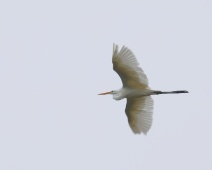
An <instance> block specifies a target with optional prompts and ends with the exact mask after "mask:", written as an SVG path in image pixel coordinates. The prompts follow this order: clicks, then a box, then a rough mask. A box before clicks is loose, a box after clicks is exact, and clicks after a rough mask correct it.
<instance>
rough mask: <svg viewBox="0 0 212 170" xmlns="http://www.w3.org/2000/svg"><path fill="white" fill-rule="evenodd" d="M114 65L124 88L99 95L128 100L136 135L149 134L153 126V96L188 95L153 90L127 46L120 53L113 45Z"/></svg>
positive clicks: (127, 106) (129, 112)
mask: <svg viewBox="0 0 212 170" xmlns="http://www.w3.org/2000/svg"><path fill="white" fill-rule="evenodd" d="M112 63H113V70H114V71H115V72H116V73H117V74H118V75H119V76H120V78H121V81H122V83H123V87H122V88H121V89H119V90H112V91H110V92H105V93H100V94H99V95H106V94H112V95H113V99H115V100H121V99H124V98H126V99H127V104H126V109H125V112H126V115H127V118H128V123H129V125H130V127H131V129H132V131H133V132H134V133H135V134H140V133H143V134H147V132H148V131H149V129H150V128H151V126H152V113H153V104H154V103H153V99H152V97H151V95H159V94H179V93H188V91H186V90H177V91H168V92H164V91H158V90H152V89H151V88H150V87H149V83H148V79H147V76H146V75H145V73H144V71H143V70H142V69H141V68H140V67H139V63H138V61H137V59H136V57H135V55H134V54H133V52H132V51H131V50H130V49H129V48H127V47H125V46H123V47H122V49H121V50H120V51H119V50H118V45H115V44H113V55H112Z"/></svg>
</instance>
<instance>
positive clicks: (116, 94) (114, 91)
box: [98, 90, 123, 100]
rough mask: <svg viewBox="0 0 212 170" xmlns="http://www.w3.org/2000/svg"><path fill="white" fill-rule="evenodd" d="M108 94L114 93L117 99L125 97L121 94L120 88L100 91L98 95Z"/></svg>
mask: <svg viewBox="0 0 212 170" xmlns="http://www.w3.org/2000/svg"><path fill="white" fill-rule="evenodd" d="M106 94H112V95H113V99H115V100H121V99H123V97H122V96H121V94H120V91H119V90H112V91H109V92H105V93H100V94H98V95H106Z"/></svg>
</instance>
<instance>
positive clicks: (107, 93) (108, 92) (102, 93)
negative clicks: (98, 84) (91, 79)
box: [98, 92, 111, 95]
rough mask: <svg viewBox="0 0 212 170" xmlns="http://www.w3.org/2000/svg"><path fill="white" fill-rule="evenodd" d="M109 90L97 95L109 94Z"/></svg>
mask: <svg viewBox="0 0 212 170" xmlns="http://www.w3.org/2000/svg"><path fill="white" fill-rule="evenodd" d="M110 93H111V92H105V93H100V94H98V95H106V94H110Z"/></svg>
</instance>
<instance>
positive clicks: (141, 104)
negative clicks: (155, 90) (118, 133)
mask: <svg viewBox="0 0 212 170" xmlns="http://www.w3.org/2000/svg"><path fill="white" fill-rule="evenodd" d="M153 105H154V102H153V100H152V98H151V96H144V97H139V98H127V105H126V110H125V112H126V115H127V117H128V122H129V125H130V127H131V129H132V131H133V132H134V133H135V134H140V133H144V134H147V132H148V131H149V129H150V128H151V126H152V113H153Z"/></svg>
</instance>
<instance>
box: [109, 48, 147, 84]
mask: <svg viewBox="0 0 212 170" xmlns="http://www.w3.org/2000/svg"><path fill="white" fill-rule="evenodd" d="M112 62H113V70H114V71H115V72H116V73H118V75H119V76H120V78H121V80H122V83H123V86H124V87H131V88H148V79H147V77H146V75H145V74H144V72H143V70H142V69H141V68H140V67H139V63H138V61H137V59H136V58H135V55H134V54H133V53H132V51H131V50H130V49H128V48H127V47H125V46H123V47H122V49H121V51H120V52H118V45H115V44H113V58H112Z"/></svg>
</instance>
